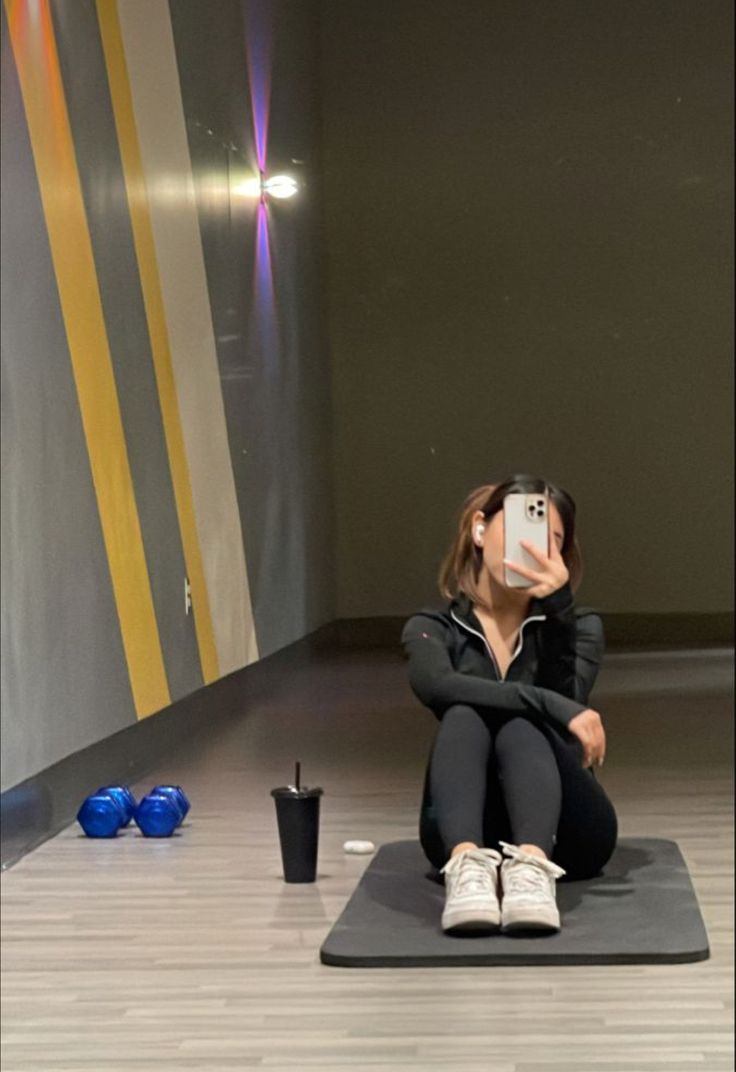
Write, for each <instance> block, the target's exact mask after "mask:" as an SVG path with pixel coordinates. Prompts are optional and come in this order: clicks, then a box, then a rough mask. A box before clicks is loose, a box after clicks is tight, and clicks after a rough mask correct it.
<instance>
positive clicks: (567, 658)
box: [401, 581, 606, 738]
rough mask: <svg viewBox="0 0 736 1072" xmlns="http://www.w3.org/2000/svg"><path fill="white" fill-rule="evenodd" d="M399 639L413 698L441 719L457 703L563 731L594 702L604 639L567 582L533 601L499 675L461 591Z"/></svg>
mask: <svg viewBox="0 0 736 1072" xmlns="http://www.w3.org/2000/svg"><path fill="white" fill-rule="evenodd" d="M401 643H402V645H403V648H404V652H405V654H406V657H407V658H408V660H409V684H410V685H411V688H412V691H413V692H414V694H415V696H416V697H417V698H418V699H419V700H420V701H421V702H422V703H423V704H425V705H426V706H427V707H428V708H429V709H430V710H431V711H432V712H433V714H434V715H435V716H436V717H437V718H438V719H440V720H441V719H442V716H443V714H444V713H445V711H446V710H447V709H448V708H449V707H452V705H453V704H460V703H466V704H470V705H471V706H476V707H482V708H488V709H492V710H494V711H497V712H500V713H502V714H504V715H506V714H511V713H517V714H524V715H527V716H529V717H531V718H533V719H538V720H539V721H540V722H541V723H543V724H547V725H551V726H553V727H554V728H556V729H558V731H559V733H560V735H561V736H563V737H567V738H569V737H572V736H573V735H572V733H571V732H570V731H568V730H566V729H564V728H563V727H566V726H567V724H568V723H569V722H570V721H571V720H572V719H573V718H574V717H575V716H576V715H578V714H580V712H581V711H585V710H586V708H588V707H589V706H590V704H589V702H588V697H589V696H590V692H591V690H592V688H593V684H594V682H595V679H596V677H597V675H598V671H599V669H600V666H601V662H602V659H603V653H604V651H605V646H606V641H605V634H604V631H603V622H602V620H601V617H600V615H599V614H598V613H597V612H596V611H595V610H594V609H593V608H592V607H576V606H575V602H574V598H573V592H572V589H571V587H570V583H569V581H567V582H566V583H565V584H564V585H563V586H562V587H561V588H558V589H557V590H556V591H554V592H552V593H550V595H548V596H542V597H541V598H532V599H531V600H530V603H529V606H528V612H527V616H526V618H525V619H524V621H523V622H522V623H521V630H520V634H519V640H518V643H517V646H516V650H515V651H514V654H513V657H512V660H511V663H510V664H509V668H508V671H507V673H506V677H505V678H502V676H501V673H500V670H499V667H498V664H497V663H496V660H495V658H494V656H493V651H492V649H491V647H490V645H489V644H488V642H487V640H486V637H485V634H484V632H483V626H482V625H481V623H480V621H479V619H478V617H477V616H476V615H475V613H474V612H473V609H472V603H471V601H470V599H469V597H468V596H466V595H465V594H464V593H461V594H460V595H459V596H457V597H456V598H455V599H452V600H450V601H449V602H448V603H447V604H446V606H445V607H444V608H443V609H441V610H436V609H434V608H431V607H430V608H424V609H422V610H420V611H419V612H418V613H416V614H414V615H413V616H412V617H411V618H409V620H408V621H407V622H406V624H405V625H404V628H403V630H402V634H401Z"/></svg>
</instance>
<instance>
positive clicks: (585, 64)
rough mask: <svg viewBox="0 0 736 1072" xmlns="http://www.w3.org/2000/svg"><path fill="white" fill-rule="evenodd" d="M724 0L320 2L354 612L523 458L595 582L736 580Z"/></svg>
mask: <svg viewBox="0 0 736 1072" xmlns="http://www.w3.org/2000/svg"><path fill="white" fill-rule="evenodd" d="M731 9H732V5H731V3H730V2H728V0H707V2H705V3H704V2H703V0H652V2H647V3H642V2H641V0H616V2H615V3H607V2H604V0H592V2H591V0H555V2H554V3H549V2H547V0H458V2H457V3H455V4H453V5H451V6H448V5H447V4H446V3H444V2H439V0H401V2H399V3H396V2H393V0H374V2H373V3H370V4H365V3H361V2H357V0H325V2H324V3H323V4H322V6H321V10H322V86H323V121H324V160H325V205H326V212H327V217H326V221H327V230H328V248H329V255H330V262H329V301H330V332H331V348H332V358H333V384H334V399H335V408H334V412H335V449H334V465H335V478H336V493H337V503H338V508H339V533H338V544H337V566H338V577H339V582H338V599H337V610H338V615H339V616H341V617H353V616H362V615H379V614H397V615H402V614H406V613H409V612H411V611H412V609H413V608H415V607H416V606H417V605H421V604H422V603H424V602H425V601H426V600H433V599H435V598H437V593H436V588H435V574H436V569H437V565H438V563H439V560H440V557H441V555H442V553H443V552H444V550H445V547H446V544H447V542H448V541H449V539H450V537H451V534H452V525H453V523H454V517H455V512H456V510H457V509H459V506H460V503H461V501H462V499H463V497H464V495H465V493H466V492H467V491H468V490H469V489H470V488H472V487H474V486H476V485H478V484H481V483H486V482H494V481H495V480H498V479H499V478H501V477H504V476H506V475H507V474H510V473H512V472H517V471H531V472H536V473H539V474H541V475H543V476H546V477H547V478H548V479H551V480H554V481H556V482H558V483H560V484H562V486H563V487H565V488H567V489H568V490H569V491H570V492H571V494H572V495H573V497H574V498H575V499H576V502H577V504H578V517H579V537H580V541H581V546H582V550H583V554H584V557H585V564H586V577H585V581H584V583H583V586H582V587H581V590H580V599H581V601H582V602H586V603H593V604H595V605H596V606H598V607H599V608H600V609H601V610H603V611H608V612H629V613H636V612H641V613H656V612H662V613H664V612H691V613H696V612H718V611H725V610H728V609H730V608H732V606H733V603H732V599H733V580H732V549H733V527H732V516H733V515H732V489H733V469H732V453H733V402H732V399H733V370H732V336H731V323H732V305H731V291H732V285H733V283H732V262H731V250H732V246H731V242H732V211H731V188H732V168H731V160H732V133H731V132H732V122H733V120H732V53H731V42H732V25H731V24H732V14H731Z"/></svg>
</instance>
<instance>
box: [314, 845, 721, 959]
mask: <svg viewBox="0 0 736 1072" xmlns="http://www.w3.org/2000/svg"><path fill="white" fill-rule="evenodd" d="M444 902H445V888H444V884H443V882H442V878H441V876H440V875H439V874H438V872H437V871H435V869H434V868H433V867H432V865H431V864H430V863H429V861H428V860H427V858H426V856H425V855H424V852H423V851H422V847H421V845H420V843H419V841H393V842H390V843H388V844H385V845H382V846H381V847H380V848H379V850H378V852H377V853H376V855H375V856H374V857H373V859H372V860H371V862H370V864H369V865H368V867H366V869H365V871H364V872H363V875H362V876H361V879H360V882H359V883H358V885H357V887H356V889H355V891H354V893H353V895H352V897H351V898H350V900H349V901H348V903H347V905H346V906H345V908H344V910H343V912H342V914H341V915H340V918H339V919H338V920H337V922H336V923H335V925H334V926H333V928H332V930H331V931H330V933H329V934H328V935H327V938H326V939H325V941H324V942H323V944H322V947H321V949H320V960H321V962H322V963H323V964H332V965H335V966H338V967H349V968H446V967H455V966H458V967H459V966H463V967H473V966H475V965H478V966H480V965H504V964H510V965H514V966H518V965H522V964H667V963H684V962H687V961H694V960H707V959H708V957H709V956H710V951H709V948H708V935H707V932H706V930H705V925H704V923H703V919H702V916H701V914H700V908H699V906H698V901H697V898H696V896H695V891H694V889H693V886H692V883H691V881H690V875H689V873H688V869H687V865H686V863H685V861H684V859H683V858H682V854H681V852H680V850H679V848H678V846H677V843H676V842H674V841H669V840H666V839H664V838H633V837H627V838H619V841H618V845H617V847H616V850H615V851H614V854H613V856H612V857H611V859H610V860H609V861H608V863H607V864H606V866H605V868H604V869H603V871H602V872H601V874H600V875H598V876H597V877H596V878H591V879H584V880H580V881H567V880H565V879H564V878H563V879H562V880H558V881H557V904H558V907H559V909H560V916H561V921H562V929H561V930H560V931H559V932H557V933H550V932H547V933H539V934H534V933H530V932H526V933H524V934H516V935H505V934H500V933H496V934H483V933H479V932H476V933H474V934H469V933H465V934H462V933H460V934H445V932H444V931H443V930H442V926H441V917H442V908H443V906H444Z"/></svg>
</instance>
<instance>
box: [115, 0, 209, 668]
mask: <svg viewBox="0 0 736 1072" xmlns="http://www.w3.org/2000/svg"><path fill="white" fill-rule="evenodd" d="M97 17H98V20H99V23H100V32H101V35H102V46H103V51H104V54H105V63H106V65H107V75H108V80H109V83H110V93H111V96H112V106H113V112H114V115H115V125H116V127H117V132H118V141H119V143H120V154H121V158H122V162H123V172H124V175H125V185H126V189H127V193H128V206H129V210H130V218H131V223H132V227H133V240H134V243H135V250H136V256H137V258H138V268H139V272H140V278H141V287H142V290H143V301H144V304H145V308H146V317H147V320H148V331H149V334H150V338H151V350H152V353H153V364H154V368H155V372H156V383H157V385H158V393H159V399H160V403H161V414H162V419H163V425H164V434H165V436H166V446H167V451H168V455H169V465H170V467H171V478H172V483H173V487H174V497H175V500H176V509H177V514H178V517H179V527H180V530H181V538H182V546H183V549H184V560H185V562H186V568H187V573H188V576H189V583H190V585H191V589H192V611H193V613H194V624H195V629H196V633H197V643H198V645H199V656H200V660H201V664H202V677H203V679H204V681H205V683H209V682H210V681H214V680H215V679H216V678H218V677H219V676H220V669H219V665H218V657H217V649H216V647H215V640H214V634H213V629H212V618H211V614H210V605H209V597H208V593H207V585H206V583H205V576H204V569H203V565H202V553H201V549H200V545H199V538H198V535H197V527H196V521H195V515H194V504H193V501H192V488H191V482H190V479H189V468H188V465H187V458H186V451H185V449H184V440H183V435H182V427H181V417H180V414H179V406H178V402H177V395H176V384H175V380H174V374H173V368H172V362H171V350H170V346H169V335H168V329H167V326H166V316H165V313H164V305H163V299H162V296H161V283H160V279H159V274H158V264H157V260H156V249H155V245H154V239H153V230H152V226H151V217H150V212H149V207H148V195H147V190H146V179H145V174H144V170H143V164H142V161H141V153H140V146H139V144H138V135H137V131H136V125H135V117H134V113H133V102H132V100H131V93H130V84H129V80H128V71H127V66H126V62H125V53H124V51H123V43H122V37H121V32H120V22H119V19H118V12H117V7H116V4H115V0H97Z"/></svg>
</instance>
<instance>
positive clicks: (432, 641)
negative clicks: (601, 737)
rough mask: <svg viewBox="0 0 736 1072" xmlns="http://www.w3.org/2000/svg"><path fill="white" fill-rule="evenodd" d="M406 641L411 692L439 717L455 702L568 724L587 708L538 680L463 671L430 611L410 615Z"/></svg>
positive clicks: (404, 634)
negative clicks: (492, 678) (456, 666)
mask: <svg viewBox="0 0 736 1072" xmlns="http://www.w3.org/2000/svg"><path fill="white" fill-rule="evenodd" d="M401 643H402V644H403V646H404V651H405V653H406V655H407V658H408V659H409V684H410V686H411V688H412V691H413V692H414V695H415V696H416V697H417V698H418V699H419V700H420V701H421V702H422V703H423V704H425V705H426V706H427V707H429V708H430V710H431V711H432V712H433V713H434V714H435V715H436V716H437V718H439V719H441V718H442V715H443V714H444V713H445V711H446V710H447V709H448V707H452V705H453V704H458V703H467V704H470V705H471V706H479V707H490V708H493V709H494V710H496V711H500V712H504V713H512V714H513V713H518V714H525V715H530V714H531V715H536V716H537V717H539V718H541V719H545V718H547V719H552V720H553V721H555V722H560V723H562V725H564V726H566V725H567V724H568V722H570V720H571V719H573V718H574V717H575V716H576V715H579V714H580V712H581V711H585V709H586V707H587V704H584V703H579V702H578V701H577V700H574V699H569V698H568V697H566V696H561V695H559V694H558V693H557V692H553V691H552V690H551V689H546V688H540V687H538V686H537V685H524V684H522V683H521V682H518V681H490V680H487V679H486V678H482V677H477V676H475V675H473V674H461V673H460V672H459V671H457V670H455V669H454V667H453V666H452V663H451V661H450V655H449V652H448V648H447V633H446V627H445V626H443V625H442V623H441V622H439V621H437V619H435V618H431V617H429V616H428V615H423V614H415V615H414V617H413V618H410V619H409V621H408V622H407V623H406V625H405V626H404V629H403V631H402V634H401Z"/></svg>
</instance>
